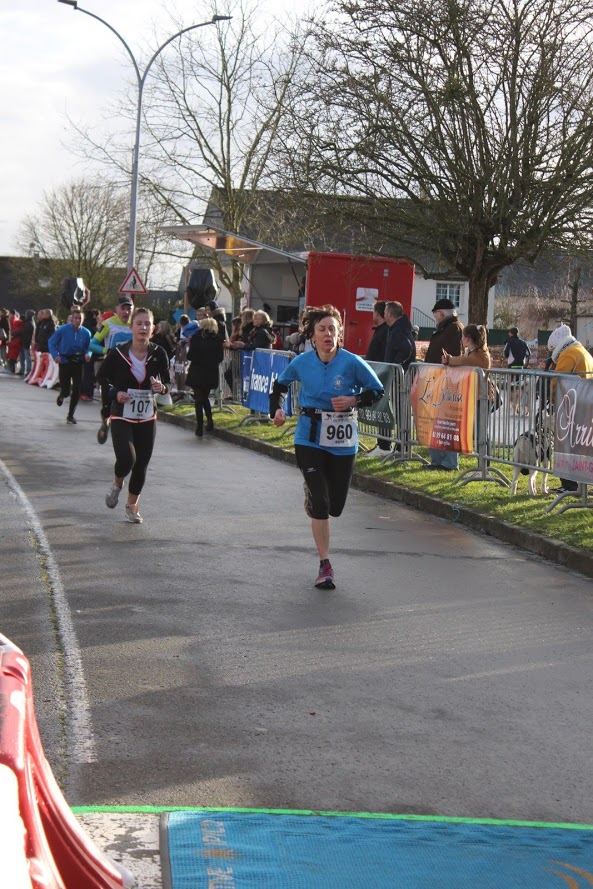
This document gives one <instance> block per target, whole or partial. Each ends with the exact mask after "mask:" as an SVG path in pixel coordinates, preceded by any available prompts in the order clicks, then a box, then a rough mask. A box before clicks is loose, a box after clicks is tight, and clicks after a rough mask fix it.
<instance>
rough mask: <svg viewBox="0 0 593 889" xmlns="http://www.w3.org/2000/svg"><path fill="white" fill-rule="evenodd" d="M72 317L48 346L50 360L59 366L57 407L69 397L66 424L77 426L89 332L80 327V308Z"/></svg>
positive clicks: (87, 355)
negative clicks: (77, 407) (76, 412)
mask: <svg viewBox="0 0 593 889" xmlns="http://www.w3.org/2000/svg"><path fill="white" fill-rule="evenodd" d="M71 318H72V320H71V321H70V322H68V323H67V324H61V325H60V326H59V327H58V329H57V330H55V331H54V332H53V333H52V335H51V336H50V338H49V343H48V346H49V351H50V354H51V357H52V358H53V359H54V361H55V362H56V363H57V364H58V365H59V369H58V374H59V380H60V394H59V395H58V397H57V399H56V404H57V405H58V407H61V406H62V405H63V404H64V399H65V398H68V396H70V409H69V410H68V416H67V417H66V422H67V423H72V424H76V419H75V417H74V411H75V410H76V405H77V404H78V400H79V398H80V385H81V382H82V365H83V362H84V361H90V360H91V353H90V350H89V344H90V342H91V333H90V331H89V330H87V328H86V327H83V326H82V311H81V310H80V309H77V308H73V309H72V314H71Z"/></svg>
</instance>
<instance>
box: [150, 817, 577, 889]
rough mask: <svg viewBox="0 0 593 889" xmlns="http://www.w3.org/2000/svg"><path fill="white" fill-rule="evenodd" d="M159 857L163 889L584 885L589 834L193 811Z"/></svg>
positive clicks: (169, 824)
mask: <svg viewBox="0 0 593 889" xmlns="http://www.w3.org/2000/svg"><path fill="white" fill-rule="evenodd" d="M161 860H162V864H163V880H164V886H165V889H200V887H207V889H272V887H273V889H313V887H314V889H320V887H323V889H370V887H372V889H566V887H569V889H581V887H583V889H585V887H591V886H593V829H592V828H590V827H584V828H582V829H570V828H564V827H559V826H554V825H552V826H549V827H548V826H545V825H542V826H515V825H511V824H504V823H503V824H498V823H494V824H480V823H457V822H455V821H444V820H438V821H431V820H406V819H405V818H398V817H397V816H391V817H385V818H383V817H371V818H368V817H366V818H365V817H358V816H351V815H346V816H342V815H315V814H310V815H308V814H301V815H299V814H270V813H260V812H236V811H211V810H195V811H189V812H188V811H185V812H170V813H168V814H167V815H165V816H163V822H162V824H161Z"/></svg>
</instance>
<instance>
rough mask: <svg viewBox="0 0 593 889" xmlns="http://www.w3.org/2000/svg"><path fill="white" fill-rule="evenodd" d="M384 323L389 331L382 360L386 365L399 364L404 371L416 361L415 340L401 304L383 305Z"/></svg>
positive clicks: (390, 303) (389, 303)
mask: <svg viewBox="0 0 593 889" xmlns="http://www.w3.org/2000/svg"><path fill="white" fill-rule="evenodd" d="M385 323H386V324H387V326H388V328H389V331H388V333H387V344H386V346H385V357H384V359H383V360H384V361H386V362H387V363H388V364H401V366H402V367H403V369H404V371H406V370H407V369H408V367H409V366H410V364H411V363H412V361H415V360H416V340H415V339H414V333H413V331H412V325H411V324H410V319H409V318H408V316H407V315H404V307H403V306H402V304H401V303H398V302H388V303H386V304H385Z"/></svg>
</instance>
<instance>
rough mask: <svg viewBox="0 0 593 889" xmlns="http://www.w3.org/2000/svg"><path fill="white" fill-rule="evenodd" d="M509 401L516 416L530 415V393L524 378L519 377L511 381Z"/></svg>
mask: <svg viewBox="0 0 593 889" xmlns="http://www.w3.org/2000/svg"><path fill="white" fill-rule="evenodd" d="M509 401H510V406H511V412H512V413H514V415H515V416H516V417H528V416H529V395H528V390H527V384H526V383H525V382H524V381H523V380H520V379H518V380H517V381H516V382H513V383H511V385H510V388H509Z"/></svg>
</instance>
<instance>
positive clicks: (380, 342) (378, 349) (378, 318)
mask: <svg viewBox="0 0 593 889" xmlns="http://www.w3.org/2000/svg"><path fill="white" fill-rule="evenodd" d="M373 324H374V327H373V335H372V337H371V341H370V343H369V346H368V349H367V353H366V355H365V356H364V357H365V358H366V360H367V361H383V360H384V359H385V346H386V345H387V334H388V333H389V327H388V326H387V324H385V302H384V301H383V300H382V299H379V300H377V302H376V303H375V305H374V306H373Z"/></svg>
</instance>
